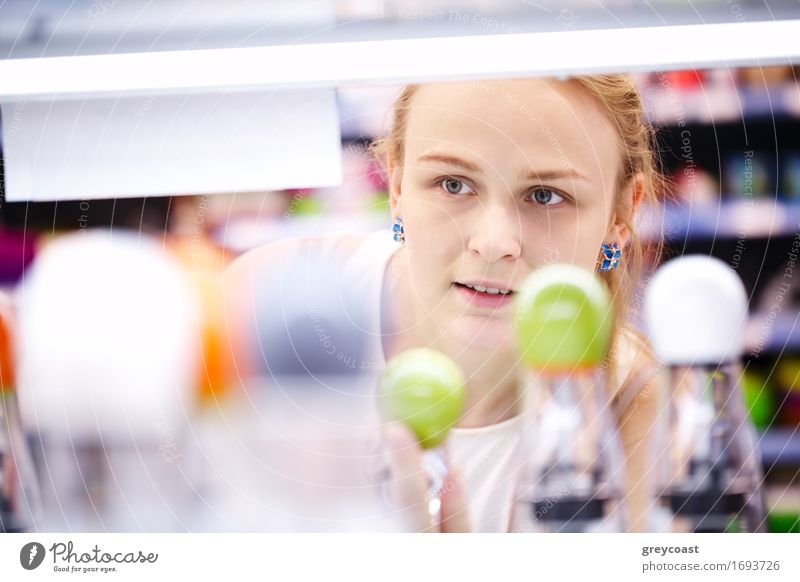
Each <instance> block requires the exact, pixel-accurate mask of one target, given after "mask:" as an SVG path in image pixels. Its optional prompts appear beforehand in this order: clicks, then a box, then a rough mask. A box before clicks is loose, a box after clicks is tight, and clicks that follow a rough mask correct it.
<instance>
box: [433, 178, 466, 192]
mask: <svg viewBox="0 0 800 582" xmlns="http://www.w3.org/2000/svg"><path fill="white" fill-rule="evenodd" d="M439 185H440V186H441V187H442V189H443V190H444V191H445V192H447V193H448V194H452V195H454V196H459V195H463V194H471V193H472V190H469V192H463V191H462V190H461V188H462V187H464V188H469V186H467V185H466V184H465V183H464V182H463V181H461V180H459V179H458V178H443V179H442V180H440V181H439Z"/></svg>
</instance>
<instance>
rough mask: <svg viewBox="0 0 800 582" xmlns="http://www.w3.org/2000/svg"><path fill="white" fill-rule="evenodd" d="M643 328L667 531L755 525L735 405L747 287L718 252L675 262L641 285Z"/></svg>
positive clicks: (742, 428) (757, 509) (750, 435)
mask: <svg viewBox="0 0 800 582" xmlns="http://www.w3.org/2000/svg"><path fill="white" fill-rule="evenodd" d="M645 313H646V319H647V327H648V332H649V335H650V338H651V341H652V344H653V348H654V349H655V351H656V353H657V355H658V356H659V358H660V359H661V360H662V361H663V362H664V363H665V364H666V365H667V366H668V376H667V378H668V380H667V382H668V388H669V389H668V392H667V399H666V402H665V403H663V404H664V407H663V411H662V413H661V414H659V418H660V419H662V420H663V425H662V426H661V427H660V436H661V438H660V439H658V440H659V443H660V451H657V452H655V455H654V460H653V462H654V465H655V466H656V467H657V470H658V471H659V475H658V480H659V481H660V485H659V491H660V496H661V500H662V504H663V507H664V508H666V510H667V512H668V514H669V515H671V516H672V522H671V524H670V525H669V526H668V529H672V530H675V531H694V532H725V531H751V532H752V531H763V530H764V505H763V499H762V491H761V480H762V479H761V468H760V467H761V465H760V463H761V459H760V455H759V451H758V448H757V446H756V440H755V431H754V429H753V426H752V424H751V422H750V421H749V419H748V418H747V412H746V409H745V407H744V400H743V396H742V390H741V388H740V383H741V381H742V366H741V362H740V359H741V354H742V351H743V332H744V329H745V324H746V320H747V294H746V292H745V289H744V286H743V285H742V282H741V280H740V279H739V277H738V276H737V275H736V273H735V272H734V271H733V270H731V269H730V268H729V267H728V266H727V265H726V264H725V263H723V262H722V261H720V260H718V259H714V258H711V257H706V256H691V257H683V258H679V259H675V260H673V261H670V262H668V263H667V264H666V265H664V266H663V267H662V268H661V269H659V270H658V272H657V273H656V274H655V275H654V277H653V278H652V280H651V281H650V284H649V286H648V288H647V295H646V299H645Z"/></svg>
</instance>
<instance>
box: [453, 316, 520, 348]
mask: <svg viewBox="0 0 800 582" xmlns="http://www.w3.org/2000/svg"><path fill="white" fill-rule="evenodd" d="M450 329H451V332H452V335H453V336H454V339H456V340H457V341H458V343H459V344H460V345H462V346H463V347H464V348H465V349H469V350H477V351H482V352H495V353H498V352H508V351H510V350H513V349H514V341H513V340H514V338H513V335H512V332H511V321H510V320H508V319H506V318H499V317H486V316H481V315H460V316H458V317H457V318H456V320H455V321H454V322H453V325H452V326H451V328H450Z"/></svg>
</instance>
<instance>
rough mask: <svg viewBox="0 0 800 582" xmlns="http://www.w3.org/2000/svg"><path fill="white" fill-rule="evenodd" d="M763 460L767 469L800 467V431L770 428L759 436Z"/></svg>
mask: <svg viewBox="0 0 800 582" xmlns="http://www.w3.org/2000/svg"><path fill="white" fill-rule="evenodd" d="M758 445H759V448H760V449H761V460H762V463H763V465H764V467H766V468H770V467H773V466H787V465H788V466H798V465H800V430H798V429H797V428H784V427H780V428H770V429H768V430H766V431H764V432H763V433H761V434H760V435H759V436H758Z"/></svg>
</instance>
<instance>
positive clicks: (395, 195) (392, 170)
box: [386, 155, 402, 220]
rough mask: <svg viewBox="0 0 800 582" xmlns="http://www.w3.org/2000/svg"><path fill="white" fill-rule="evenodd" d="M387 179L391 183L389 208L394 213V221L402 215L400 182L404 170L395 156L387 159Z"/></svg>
mask: <svg viewBox="0 0 800 582" xmlns="http://www.w3.org/2000/svg"><path fill="white" fill-rule="evenodd" d="M386 179H387V181H388V183H389V185H388V188H389V208H390V209H391V211H392V220H394V219H395V218H397V217H398V215H399V214H400V182H401V181H402V169H401V168H399V167H398V166H397V163H396V160H395V159H394V156H392V155H389V156H387V157H386Z"/></svg>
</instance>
